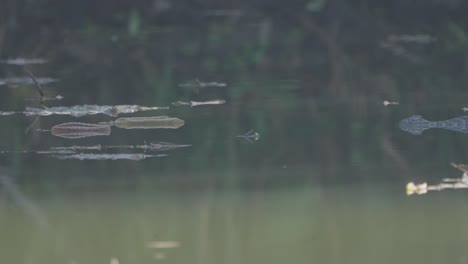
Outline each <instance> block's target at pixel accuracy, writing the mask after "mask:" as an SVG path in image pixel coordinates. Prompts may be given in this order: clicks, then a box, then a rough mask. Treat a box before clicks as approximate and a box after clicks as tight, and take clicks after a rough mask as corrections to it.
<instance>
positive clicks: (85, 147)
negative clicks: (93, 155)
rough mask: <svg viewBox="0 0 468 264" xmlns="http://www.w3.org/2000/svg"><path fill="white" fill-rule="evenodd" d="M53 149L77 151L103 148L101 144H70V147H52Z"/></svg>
mask: <svg viewBox="0 0 468 264" xmlns="http://www.w3.org/2000/svg"><path fill="white" fill-rule="evenodd" d="M50 149H51V150H56V151H76V150H99V151H100V150H101V149H102V146H101V145H99V144H98V145H94V146H70V147H51V148H50Z"/></svg>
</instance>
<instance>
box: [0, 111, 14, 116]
mask: <svg viewBox="0 0 468 264" xmlns="http://www.w3.org/2000/svg"><path fill="white" fill-rule="evenodd" d="M15 114H18V112H12V111H3V112H0V116H9V115H15Z"/></svg>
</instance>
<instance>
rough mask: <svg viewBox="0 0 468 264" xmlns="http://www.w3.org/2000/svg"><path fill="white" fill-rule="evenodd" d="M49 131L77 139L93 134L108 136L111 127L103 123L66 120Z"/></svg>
mask: <svg viewBox="0 0 468 264" xmlns="http://www.w3.org/2000/svg"><path fill="white" fill-rule="evenodd" d="M50 132H51V134H52V135H54V136H57V137H61V138H69V139H77V138H84V137H93V136H109V135H110V133H111V127H110V126H109V125H104V124H88V123H80V122H68V123H63V124H60V125H56V126H53V127H52V129H51V130H50Z"/></svg>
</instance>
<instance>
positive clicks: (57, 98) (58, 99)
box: [26, 94, 63, 102]
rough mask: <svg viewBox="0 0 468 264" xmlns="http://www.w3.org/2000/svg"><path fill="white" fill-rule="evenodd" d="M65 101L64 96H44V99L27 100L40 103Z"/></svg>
mask: <svg viewBox="0 0 468 264" xmlns="http://www.w3.org/2000/svg"><path fill="white" fill-rule="evenodd" d="M62 99H63V96H61V95H60V94H57V95H56V96H54V97H47V96H44V97H42V98H35V97H30V98H26V100H28V101H39V102H45V101H60V100H62Z"/></svg>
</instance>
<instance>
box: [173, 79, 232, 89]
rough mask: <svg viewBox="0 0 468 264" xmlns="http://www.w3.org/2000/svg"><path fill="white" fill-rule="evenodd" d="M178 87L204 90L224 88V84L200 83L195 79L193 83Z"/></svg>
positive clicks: (182, 84)
mask: <svg viewBox="0 0 468 264" xmlns="http://www.w3.org/2000/svg"><path fill="white" fill-rule="evenodd" d="M179 86H180V87H190V88H194V87H195V88H200V87H201V88H204V87H226V86H227V84H226V83H222V82H202V81H200V80H198V79H195V80H193V81H188V82H185V83H181V84H179Z"/></svg>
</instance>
